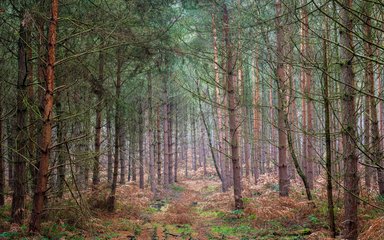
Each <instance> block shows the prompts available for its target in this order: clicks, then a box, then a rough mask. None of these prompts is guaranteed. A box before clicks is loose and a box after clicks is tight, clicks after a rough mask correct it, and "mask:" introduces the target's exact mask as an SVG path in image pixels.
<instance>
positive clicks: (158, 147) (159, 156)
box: [156, 106, 161, 186]
mask: <svg viewBox="0 0 384 240" xmlns="http://www.w3.org/2000/svg"><path fill="white" fill-rule="evenodd" d="M160 115H161V113H160V106H157V122H156V126H157V136H156V141H157V185H158V186H160V185H161V140H160V139H161V136H160V135H161V126H160V118H161V116H160Z"/></svg>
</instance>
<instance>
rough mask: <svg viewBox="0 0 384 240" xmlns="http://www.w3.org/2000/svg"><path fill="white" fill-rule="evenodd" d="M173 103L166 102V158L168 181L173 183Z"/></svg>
mask: <svg viewBox="0 0 384 240" xmlns="http://www.w3.org/2000/svg"><path fill="white" fill-rule="evenodd" d="M172 114H173V104H172V103H169V104H168V113H167V115H168V117H167V119H168V124H169V127H168V139H169V140H168V152H169V158H168V183H169V184H172V183H173V139H172V138H173V118H172Z"/></svg>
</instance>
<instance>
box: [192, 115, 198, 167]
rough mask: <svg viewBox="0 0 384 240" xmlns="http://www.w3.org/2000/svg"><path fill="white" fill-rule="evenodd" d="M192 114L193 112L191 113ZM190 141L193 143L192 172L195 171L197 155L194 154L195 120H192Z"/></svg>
mask: <svg viewBox="0 0 384 240" xmlns="http://www.w3.org/2000/svg"><path fill="white" fill-rule="evenodd" d="M192 112H193V113H192V114H194V111H192ZM192 141H193V159H192V168H193V171H196V170H197V153H196V151H197V150H196V119H192Z"/></svg>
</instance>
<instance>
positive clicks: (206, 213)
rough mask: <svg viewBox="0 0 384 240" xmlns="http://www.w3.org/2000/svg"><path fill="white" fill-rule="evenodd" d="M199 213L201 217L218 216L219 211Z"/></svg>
mask: <svg viewBox="0 0 384 240" xmlns="http://www.w3.org/2000/svg"><path fill="white" fill-rule="evenodd" d="M199 215H200V216H202V217H216V218H218V217H219V216H220V215H221V212H217V211H201V212H199Z"/></svg>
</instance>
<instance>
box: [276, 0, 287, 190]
mask: <svg viewBox="0 0 384 240" xmlns="http://www.w3.org/2000/svg"><path fill="white" fill-rule="evenodd" d="M275 6H276V20H275V21H276V28H277V32H276V43H277V51H276V52H277V69H276V75H277V85H278V109H277V111H278V116H277V122H278V123H277V125H278V137H279V164H278V165H279V193H280V196H288V193H289V174H288V166H287V136H286V126H285V123H284V116H285V111H286V100H285V97H286V90H287V89H286V88H287V86H286V82H287V78H286V76H285V72H284V47H283V46H284V30H283V26H282V24H281V16H282V9H281V1H280V0H276V5H275Z"/></svg>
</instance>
